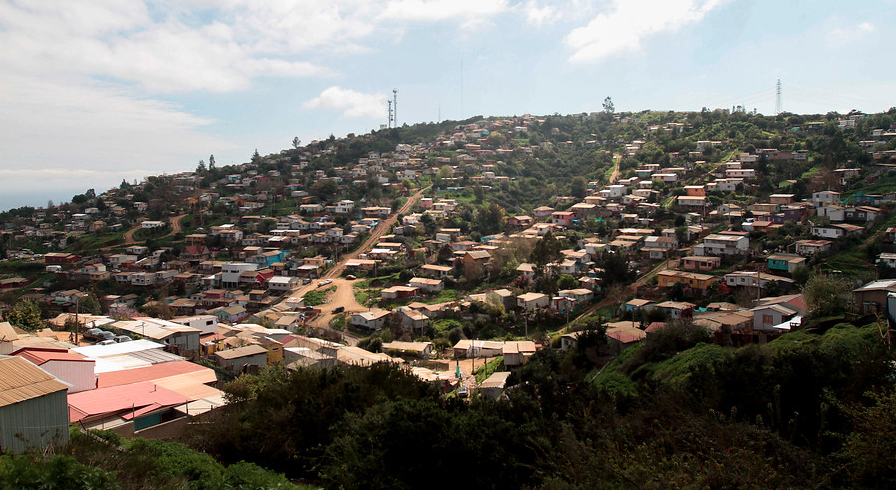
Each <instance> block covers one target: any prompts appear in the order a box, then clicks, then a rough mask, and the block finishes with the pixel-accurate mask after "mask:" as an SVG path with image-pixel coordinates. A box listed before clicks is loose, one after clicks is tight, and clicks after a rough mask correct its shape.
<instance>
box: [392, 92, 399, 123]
mask: <svg viewBox="0 0 896 490" xmlns="http://www.w3.org/2000/svg"><path fill="white" fill-rule="evenodd" d="M392 121H394V122H395V127H396V128H397V127H398V89H397V88H393V89H392Z"/></svg>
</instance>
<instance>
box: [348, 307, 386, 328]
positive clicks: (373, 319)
mask: <svg viewBox="0 0 896 490" xmlns="http://www.w3.org/2000/svg"><path fill="white" fill-rule="evenodd" d="M391 315H392V312H390V311H388V310H381V309H378V308H374V309H372V310H370V311H364V312H361V313H355V314H353V315H352V318H351V324H352V325H354V326H356V327H361V328H366V329H367V330H376V329H379V328H383V326H384V325H385V324H386V320H387V319H388V318H389V316H391Z"/></svg>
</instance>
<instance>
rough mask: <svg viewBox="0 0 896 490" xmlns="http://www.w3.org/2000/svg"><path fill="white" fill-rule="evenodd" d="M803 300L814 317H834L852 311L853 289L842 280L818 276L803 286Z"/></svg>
mask: <svg viewBox="0 0 896 490" xmlns="http://www.w3.org/2000/svg"><path fill="white" fill-rule="evenodd" d="M803 298H805V300H806V305H807V306H808V307H809V311H810V312H811V314H812V315H813V316H815V317H826V316H832V315H836V314H839V313H843V312H846V311H848V310H849V309H850V307H851V304H852V288H851V287H850V285H849V284H848V283H847V282H846V281H844V280H842V279H837V278H833V277H830V276H825V275H817V276H814V277H812V278H811V279H809V281H808V282H806V285H805V286H803Z"/></svg>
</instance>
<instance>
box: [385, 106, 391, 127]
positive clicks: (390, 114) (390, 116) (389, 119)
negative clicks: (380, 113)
mask: <svg viewBox="0 0 896 490" xmlns="http://www.w3.org/2000/svg"><path fill="white" fill-rule="evenodd" d="M386 102H388V103H389V127H390V128H391V127H392V101H391V100H387V101H386Z"/></svg>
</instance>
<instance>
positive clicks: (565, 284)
mask: <svg viewBox="0 0 896 490" xmlns="http://www.w3.org/2000/svg"><path fill="white" fill-rule="evenodd" d="M577 287H579V280H578V279H576V278H575V277H574V276H573V275H571V274H560V278H559V279H557V288H559V289H561V290H563V289H575V288H577Z"/></svg>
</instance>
